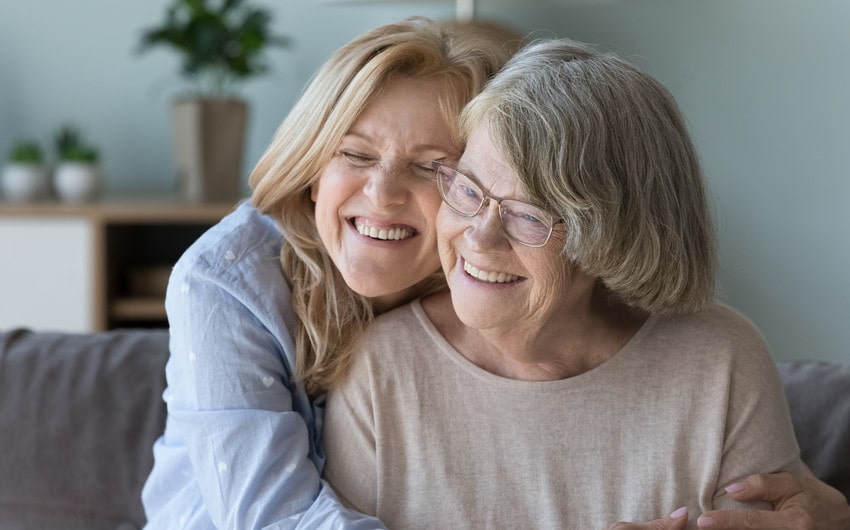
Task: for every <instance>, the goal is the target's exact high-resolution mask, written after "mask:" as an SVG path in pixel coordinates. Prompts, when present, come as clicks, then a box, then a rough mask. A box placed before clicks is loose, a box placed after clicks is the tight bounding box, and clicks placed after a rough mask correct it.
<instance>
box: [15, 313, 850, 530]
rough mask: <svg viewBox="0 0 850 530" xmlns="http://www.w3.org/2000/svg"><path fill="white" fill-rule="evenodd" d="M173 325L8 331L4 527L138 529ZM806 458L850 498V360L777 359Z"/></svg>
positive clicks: (161, 407) (20, 529)
mask: <svg viewBox="0 0 850 530" xmlns="http://www.w3.org/2000/svg"><path fill="white" fill-rule="evenodd" d="M167 358H168V332H167V331H166V330H130V329H126V330H115V331H108V332H101V333H92V334H68V333H48V332H32V331H29V330H26V329H15V330H10V331H5V332H0V529H2V530H42V529H51V530H52V529H57V530H58V529H61V530H76V529H85V530H100V529H104V530H106V529H109V530H116V529H120V530H130V529H134V528H141V527H142V526H143V525H144V521H145V517H144V511H143V509H142V506H141V503H140V501H139V496H140V492H141V488H142V485H143V484H144V481H145V478H146V476H147V474H148V472H149V471H150V469H151V466H152V465H153V457H152V454H151V445H152V444H153V442H154V440H155V439H156V438H157V437H158V436H159V434H160V433H161V432H162V429H163V426H164V424H165V406H164V404H163V401H162V392H163V390H164V389H165V378H164V365H165V362H166V360H167ZM778 366H779V370H780V374H781V376H782V379H783V383H784V385H785V390H786V394H787V397H788V402H789V407H790V410H791V415H792V419H793V422H794V427H795V430H796V433H797V437H798V440H799V442H800V447H801V451H802V454H803V459H804V460H805V461H806V462H807V463H808V464H809V466H810V467H811V468H812V470H813V471H814V473H815V475H817V476H818V477H820V478H821V479H823V480H825V481H826V482H828V483H829V484H831V485H832V486H834V487H836V488H837V489H839V490H840V491H841V492H842V493H844V495H845V496H848V497H850V363H848V364H840V363H826V362H816V361H793V362H791V361H788V362H780V363H778Z"/></svg>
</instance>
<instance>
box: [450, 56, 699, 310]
mask: <svg viewBox="0 0 850 530" xmlns="http://www.w3.org/2000/svg"><path fill="white" fill-rule="evenodd" d="M478 124H481V125H484V126H486V127H487V128H488V132H489V135H490V138H491V139H492V141H493V142H494V144H495V145H496V147H497V148H498V149H499V151H500V153H501V154H502V155H503V156H504V157H505V160H506V161H507V162H508V164H509V165H510V166H511V168H512V169H513V170H514V172H515V173H516V174H517V175H518V176H519V179H520V181H521V185H522V187H523V191H524V192H525V193H527V194H528V197H529V198H530V199H531V200H533V201H535V202H538V203H539V204H541V205H543V206H545V207H547V208H550V209H551V210H553V211H554V212H557V214H558V215H559V216H560V217H561V218H562V219H563V221H564V224H565V228H566V242H565V244H564V249H563V250H564V254H565V255H566V256H567V257H568V259H570V260H571V261H572V262H573V263H574V264H575V265H577V266H578V268H579V269H581V270H582V271H584V272H586V273H587V274H589V275H592V276H594V277H596V278H598V279H599V280H600V281H601V282H602V283H603V284H604V285H605V286H606V287H607V288H608V289H609V290H610V291H612V292H613V293H614V294H615V295H617V296H618V297H619V298H620V299H622V300H623V301H624V302H625V303H626V304H628V305H630V306H633V307H637V308H640V309H643V310H646V311H651V312H661V313H663V312H687V311H695V310H699V309H701V308H703V307H705V306H706V305H707V304H708V303H709V302H710V301H711V299H712V297H713V292H714V272H715V241H714V232H713V227H712V220H711V214H710V211H709V208H708V205H707V200H706V192H705V189H704V184H703V178H702V171H701V169H700V165H699V161H698V157H697V155H696V151H695V149H694V147H693V145H692V143H691V140H690V136H689V134H688V131H687V128H686V126H685V123H684V119H683V117H682V115H681V112H680V111H679V109H678V106H677V105H676V103H675V101H674V99H673V97H672V96H671V95H670V93H669V92H668V91H667V90H666V89H665V88H664V87H663V86H662V85H661V84H660V83H658V82H657V81H656V80H654V79H653V78H652V77H650V76H649V75H647V74H645V73H643V72H641V71H640V70H638V69H637V68H636V67H635V66H633V65H631V64H629V63H628V62H626V61H624V60H622V59H619V58H617V57H615V56H614V55H611V54H606V53H601V52H599V51H596V50H595V49H594V48H592V47H590V46H589V45H585V44H582V43H577V42H574V41H570V40H567V39H560V40H551V41H540V42H535V43H532V44H530V45H529V46H527V47H526V48H524V49H523V50H521V51H520V52H519V53H517V55H515V56H514V58H513V59H511V61H509V62H508V64H507V65H506V66H505V68H504V69H503V70H502V72H501V73H500V74H499V75H497V76H496V77H495V78H494V79H493V81H492V82H491V83H490V85H488V87H487V88H486V89H485V90H484V91H483V92H482V93H481V94H480V95H478V96H477V97H476V98H475V99H474V100H473V101H472V102H471V103H470V104H469V105H468V106H467V108H466V110H465V112H464V114H463V115H462V117H461V125H460V127H461V136H462V137H465V136H466V135H467V134H468V133H469V131H470V130H471V128H472V127H474V126H476V125H478Z"/></svg>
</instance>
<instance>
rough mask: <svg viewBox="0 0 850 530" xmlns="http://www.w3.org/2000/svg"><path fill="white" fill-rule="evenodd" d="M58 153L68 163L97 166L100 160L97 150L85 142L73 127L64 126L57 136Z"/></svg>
mask: <svg viewBox="0 0 850 530" xmlns="http://www.w3.org/2000/svg"><path fill="white" fill-rule="evenodd" d="M56 151H57V152H58V153H59V158H60V159H61V160H63V161H66V162H83V163H87V164H95V163H97V160H98V151H97V149H96V148H95V147H94V146H92V145H89V144H87V143H86V142H84V141H83V139H82V135H81V134H80V132H79V130H77V129H76V128H75V127H73V126H71V125H65V126H63V127H62V128H61V129H59V132H58V133H57V134H56Z"/></svg>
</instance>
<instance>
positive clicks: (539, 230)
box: [434, 161, 561, 247]
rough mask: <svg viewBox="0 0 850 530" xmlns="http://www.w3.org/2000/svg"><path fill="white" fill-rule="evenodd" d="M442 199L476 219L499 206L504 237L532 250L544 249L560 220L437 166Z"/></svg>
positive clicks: (446, 168) (453, 169)
mask: <svg viewBox="0 0 850 530" xmlns="http://www.w3.org/2000/svg"><path fill="white" fill-rule="evenodd" d="M434 170H435V171H436V173H437V186H438V187H439V189H440V196H441V197H442V198H443V202H445V203H446V204H447V205H448V207H449V208H451V209H452V210H454V211H455V212H457V213H459V214H460V215H462V216H464V217H475V216H476V215H478V213H479V212H480V211H481V210H482V209H483V208H484V207H485V206H486V205H487V204H489V202H490V201H491V200H492V201H494V202H495V203H496V204H498V205H499V220H500V221H501V222H502V227H503V228H504V230H505V234H507V235H508V237H510V238H511V239H513V240H514V241H516V242H518V243H522V244H523V245H526V246H529V247H542V246H543V245H545V244H546V242H547V241H549V237H550V236H551V235H552V228H553V227H554V226H555V225H556V224H557V223H559V222H561V221H560V220H556V219H555V218H554V217H553V216H552V214H551V213H549V212H547V211H546V210H543V209H541V208H539V207H537V206H534V205H532V204H528V203H527V202H523V201H518V200H516V199H502V198H499V197H494V196H493V195H490V194H489V193H487V192H486V191H484V190H483V189H482V188H481V184H479V183H478V182H477V181H476V180H475V179H473V178H472V177H469V176H467V175H464V174H463V173H461V172H460V171H458V170H457V169H455V168H453V167H451V166H447V165H445V164H443V163H442V162H437V161H435V162H434Z"/></svg>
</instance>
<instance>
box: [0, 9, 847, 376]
mask: <svg viewBox="0 0 850 530" xmlns="http://www.w3.org/2000/svg"><path fill="white" fill-rule="evenodd" d="M167 3H168V2H167V1H166V0H146V1H144V2H116V1H114V0H75V1H74V2H67V1H65V0H2V1H0V154H5V153H6V152H7V151H8V149H9V146H10V145H11V142H12V140H13V139H14V138H19V137H35V138H37V139H40V140H42V141H44V142H47V141H48V140H49V139H50V136H51V135H52V132H53V131H54V130H55V128H56V127H58V125H59V124H61V123H62V122H64V121H69V120H70V121H74V122H75V123H78V124H79V125H80V126H82V127H83V128H84V129H85V132H86V133H87V134H88V135H89V136H90V137H91V139H93V140H95V141H96V142H98V143H99V145H100V146H101V148H102V151H103V157H104V165H105V169H106V173H107V185H108V187H109V189H110V191H111V192H113V193H115V194H125V193H131V192H136V191H146V192H152V193H166V192H168V191H170V190H171V189H172V187H173V176H172V169H171V147H170V132H169V125H168V109H167V106H168V101H169V99H170V98H171V97H172V96H173V95H175V94H176V93H177V90H178V87H179V79H178V77H177V75H176V73H175V72H176V71H177V63H176V59H175V58H174V57H172V55H171V54H169V53H168V52H167V51H151V52H149V53H147V54H145V55H142V56H139V55H136V54H135V52H134V50H135V48H136V46H137V43H138V37H139V34H140V31H141V30H142V28H144V27H145V26H148V25H151V24H154V23H157V22H159V20H160V17H161V15H162V13H163V10H164V6H165V5H166V4H167ZM260 3H263V4H265V5H268V6H270V7H271V8H272V10H273V12H274V15H275V17H276V18H275V20H276V23H277V27H278V30H279V31H280V32H282V33H285V34H287V35H290V36H291V37H292V38H293V39H294V41H295V43H296V45H295V46H294V47H293V48H291V49H289V50H284V51H274V52H272V53H271V54H270V58H271V59H272V64H273V68H274V71H273V72H272V73H271V74H270V75H268V76H267V77H265V78H263V79H260V80H257V81H253V82H251V83H250V84H248V85H247V86H246V87H245V90H244V94H245V95H246V96H247V97H248V98H249V99H250V101H251V103H252V108H253V115H252V122H251V126H250V130H249V139H248V145H247V146H246V147H247V150H246V158H247V159H246V163H245V171H246V173H247V171H248V170H249V169H250V166H251V164H252V163H253V162H254V161H255V160H256V159H257V158H258V157H259V156H260V154H261V153H262V150H263V149H264V147H265V145H266V143H267V141H268V139H269V138H270V136H271V135H272V133H273V131H274V129H275V127H276V126H277V124H278V123H279V121H280V119H281V118H282V117H283V115H284V114H285V113H286V111H287V109H288V108H289V107H290V105H291V104H292V102H293V100H294V99H295V98H296V97H297V94H298V92H299V91H300V89H301V87H302V86H303V85H304V83H305V82H306V80H307V78H308V77H309V75H310V74H311V73H312V72H313V71H314V70H315V69H316V68H317V67H318V65H319V64H320V63H321V61H322V60H324V59H325V58H326V57H327V56H328V55H329V54H330V53H331V51H332V50H333V49H335V48H336V47H338V46H340V45H341V44H343V43H344V42H346V41H347V40H349V39H350V38H351V37H353V36H354V35H356V34H358V33H360V32H362V31H363V30H365V29H367V28H370V27H372V26H375V25H378V24H381V23H384V22H389V21H392V20H395V19H398V18H401V17H403V16H407V15H414V14H422V15H427V16H432V17H443V18H446V17H450V16H452V14H453V7H452V6H451V4H445V3H439V2H430V3H428V2H423V3H418V4H416V3H398V4H397V5H395V4H393V3H378V4H373V5H365V4H351V5H347V6H346V5H340V4H336V5H334V4H323V3H321V2H318V1H316V0H265V1H263V2H260ZM502 3H504V2H502ZM516 3H517V4H520V3H521V2H519V1H517V2H516ZM487 4H488V0H479V5H481V6H482V7H481V9H480V13H481V15H483V16H485V17H490V18H497V19H501V20H503V21H506V22H511V23H513V24H514V25H515V26H517V27H519V28H520V29H522V30H524V31H532V32H533V33H534V34H535V35H537V36H547V35H557V36H570V37H574V38H578V39H582V40H587V41H591V42H596V43H600V44H602V45H604V46H605V47H608V48H611V49H613V50H615V51H618V52H620V53H623V54H625V55H627V56H629V57H631V58H632V59H633V60H635V61H636V62H638V63H639V64H640V65H642V66H643V67H644V68H645V69H647V70H648V71H649V72H650V73H652V74H653V75H655V76H656V77H657V78H658V79H659V80H661V81H662V82H663V83H664V84H665V85H666V86H667V87H668V88H670V90H671V91H672V92H673V94H674V95H675V96H676V97H677V99H678V100H679V102H680V104H681V106H682V109H683V111H684V113H685V115H686V117H687V118H688V121H689V123H690V125H691V128H692V132H693V134H694V137H695V140H696V143H697V145H698V147H699V148H700V150H701V153H702V157H703V161H704V164H705V169H706V174H707V178H708V180H709V183H710V186H711V188H712V191H713V198H714V202H715V206H716V210H717V214H718V229H719V236H720V244H721V274H720V282H721V293H720V295H721V297H722V298H723V299H724V300H726V301H728V302H729V303H731V304H732V305H734V306H736V307H738V308H739V309H741V310H742V311H743V312H744V313H746V314H747V315H748V316H750V317H751V318H752V319H753V321H754V322H755V323H756V324H757V325H758V326H759V327H760V328H761V329H762V331H763V332H764V333H765V336H766V337H767V339H768V341H769V343H770V344H771V347H772V349H773V351H774V353H775V354H776V355H777V357H781V358H822V359H844V360H848V361H850V280H848V279H847V278H846V277H845V271H846V270H847V269H848V268H850V213H847V210H848V209H847V208H846V207H845V206H846V205H847V204H848V203H850V177H848V169H847V168H848V161H847V160H846V159H847V157H848V152H850V132H848V125H847V124H848V123H850V54H848V52H850V32H848V31H847V30H846V27H845V26H846V23H847V21H848V20H850V3H848V2H846V1H845V0H807V1H805V2H802V1H799V0H747V1H746V2H742V1H740V0H711V1H708V0H703V1H697V0H691V1H683V0H624V1H622V2H602V3H600V4H598V5H589V6H588V5H584V6H581V7H560V8H555V7H546V8H537V9H534V10H529V9H522V8H512V9H511V8H496V7H488V5H487ZM0 252H2V255H3V257H4V258H5V257H6V256H7V255H8V254H7V253H6V252H7V251H6V250H5V249H4V250H2V251H0Z"/></svg>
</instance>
